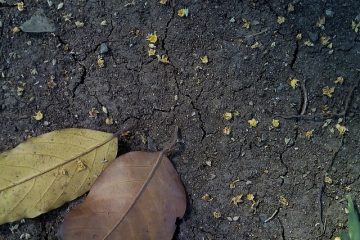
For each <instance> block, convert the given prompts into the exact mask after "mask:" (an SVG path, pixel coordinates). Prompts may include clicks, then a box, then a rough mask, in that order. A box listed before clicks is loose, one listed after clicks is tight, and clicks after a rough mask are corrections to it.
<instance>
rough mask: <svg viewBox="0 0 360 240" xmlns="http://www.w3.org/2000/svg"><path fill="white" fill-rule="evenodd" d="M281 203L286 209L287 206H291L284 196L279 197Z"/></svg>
mask: <svg viewBox="0 0 360 240" xmlns="http://www.w3.org/2000/svg"><path fill="white" fill-rule="evenodd" d="M279 203H280V204H281V205H283V206H284V207H286V206H288V205H289V201H288V200H287V199H286V197H285V196H283V195H281V196H280V197H279Z"/></svg>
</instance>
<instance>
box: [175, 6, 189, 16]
mask: <svg viewBox="0 0 360 240" xmlns="http://www.w3.org/2000/svg"><path fill="white" fill-rule="evenodd" d="M177 14H178V16H179V17H187V16H188V15H189V9H187V8H180V9H179V10H178V12H177Z"/></svg>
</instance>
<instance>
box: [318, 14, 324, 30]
mask: <svg viewBox="0 0 360 240" xmlns="http://www.w3.org/2000/svg"><path fill="white" fill-rule="evenodd" d="M324 25H325V17H324V16H322V17H320V18H319V19H318V21H317V22H316V26H317V27H319V28H321V29H325V27H324Z"/></svg>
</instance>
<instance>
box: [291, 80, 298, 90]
mask: <svg viewBox="0 0 360 240" xmlns="http://www.w3.org/2000/svg"><path fill="white" fill-rule="evenodd" d="M298 82H299V80H297V79H295V78H293V79H291V80H290V86H291V87H292V89H295V88H296V87H297V86H299V84H298Z"/></svg>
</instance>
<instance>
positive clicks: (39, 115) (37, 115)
mask: <svg viewBox="0 0 360 240" xmlns="http://www.w3.org/2000/svg"><path fill="white" fill-rule="evenodd" d="M34 118H35V120H36V121H41V119H43V118H44V114H43V113H42V112H41V111H37V112H35V115H34Z"/></svg>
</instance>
